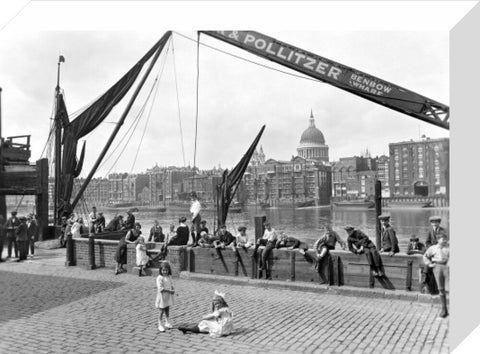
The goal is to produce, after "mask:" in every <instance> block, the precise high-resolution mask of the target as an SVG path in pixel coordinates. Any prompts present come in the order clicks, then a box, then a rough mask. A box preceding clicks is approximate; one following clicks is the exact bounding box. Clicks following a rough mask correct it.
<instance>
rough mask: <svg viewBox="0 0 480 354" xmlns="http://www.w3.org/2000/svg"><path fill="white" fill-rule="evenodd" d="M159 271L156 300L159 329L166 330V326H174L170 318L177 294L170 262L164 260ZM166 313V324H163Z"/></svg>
mask: <svg viewBox="0 0 480 354" xmlns="http://www.w3.org/2000/svg"><path fill="white" fill-rule="evenodd" d="M159 273H160V274H159V275H158V277H157V299H156V300H155V307H156V308H157V309H158V330H159V331H160V332H165V328H168V329H170V328H173V327H172V325H171V324H170V322H169V320H168V319H169V317H170V306H172V305H173V303H174V297H173V295H174V294H175V289H174V287H173V282H172V268H171V267H170V263H168V262H167V261H163V262H162V263H161V265H160V269H159ZM164 314H165V326H163V325H162V319H163V315H164Z"/></svg>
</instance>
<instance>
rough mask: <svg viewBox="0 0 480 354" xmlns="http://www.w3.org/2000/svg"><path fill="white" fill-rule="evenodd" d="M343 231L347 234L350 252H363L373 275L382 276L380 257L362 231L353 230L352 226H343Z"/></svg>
mask: <svg viewBox="0 0 480 354" xmlns="http://www.w3.org/2000/svg"><path fill="white" fill-rule="evenodd" d="M345 231H346V232H347V234H348V238H347V244H348V249H349V250H350V252H352V253H355V254H363V253H365V256H366V257H367V261H368V264H369V265H370V269H371V270H372V273H373V276H375V277H377V276H378V277H383V276H384V273H383V271H382V259H381V258H380V254H379V253H378V251H377V248H376V247H375V245H374V244H373V242H372V241H371V240H370V239H369V238H368V236H367V235H365V234H364V233H363V232H362V231H360V230H355V228H354V227H353V226H350V225H347V226H345Z"/></svg>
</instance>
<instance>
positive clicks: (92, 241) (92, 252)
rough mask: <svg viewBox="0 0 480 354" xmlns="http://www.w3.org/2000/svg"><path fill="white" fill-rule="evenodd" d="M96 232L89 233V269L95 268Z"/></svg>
mask: <svg viewBox="0 0 480 354" xmlns="http://www.w3.org/2000/svg"><path fill="white" fill-rule="evenodd" d="M95 268H96V267H95V234H93V233H91V234H89V235H88V265H87V269H88V270H92V269H95Z"/></svg>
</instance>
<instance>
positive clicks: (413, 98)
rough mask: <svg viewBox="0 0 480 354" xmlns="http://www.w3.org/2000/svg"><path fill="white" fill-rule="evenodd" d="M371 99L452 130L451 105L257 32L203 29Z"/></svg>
mask: <svg viewBox="0 0 480 354" xmlns="http://www.w3.org/2000/svg"><path fill="white" fill-rule="evenodd" d="M201 33H205V34H207V35H209V36H212V37H214V38H217V39H220V40H222V41H225V42H227V43H230V44H232V45H234V46H237V47H240V48H242V49H244V50H246V51H248V52H251V53H253V54H256V55H258V56H261V57H264V58H267V59H269V60H271V61H274V62H276V63H279V64H282V65H284V66H287V67H289V68H291V69H293V70H296V71H299V72H302V73H304V74H306V75H308V76H311V77H314V78H317V79H319V80H321V81H324V82H327V83H330V84H332V85H334V86H336V87H339V88H341V89H344V90H347V91H349V92H351V93H353V94H356V95H359V96H362V97H363V98H366V99H368V100H371V101H374V102H376V103H379V104H381V105H384V106H387V107H389V108H392V109H394V110H397V111H400V112H403V113H405V114H408V115H411V116H413V117H416V118H419V119H421V120H424V121H427V122H429V123H432V124H435V125H438V126H441V127H443V128H447V129H448V122H447V120H448V118H449V107H448V106H446V105H444V104H442V103H439V102H436V101H434V100H431V99H429V98H426V97H424V96H422V95H419V94H417V93H415V92H412V91H409V90H407V89H405V88H402V87H400V86H397V85H395V84H392V83H390V82H387V81H385V80H382V79H379V78H377V77H375V76H372V75H369V74H366V73H363V72H361V71H358V70H355V69H353V68H350V67H348V66H345V65H343V64H340V63H337V62H335V61H333V60H330V59H327V58H324V57H321V56H319V55H316V54H314V53H311V52H308V51H306V50H303V49H300V48H297V47H295V46H292V45H289V44H287V43H283V42H281V41H279V40H277V39H275V38H272V37H269V36H266V35H264V34H261V33H258V32H254V31H201Z"/></svg>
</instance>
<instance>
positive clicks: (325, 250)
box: [313, 225, 346, 284]
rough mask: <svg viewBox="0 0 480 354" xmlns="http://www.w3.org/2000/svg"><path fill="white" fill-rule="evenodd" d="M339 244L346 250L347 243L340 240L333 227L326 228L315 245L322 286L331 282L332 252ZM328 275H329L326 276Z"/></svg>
mask: <svg viewBox="0 0 480 354" xmlns="http://www.w3.org/2000/svg"><path fill="white" fill-rule="evenodd" d="M337 242H338V243H339V244H340V246H342V249H345V248H346V243H345V242H344V241H343V240H342V239H341V238H340V236H339V235H338V233H336V232H335V231H334V230H333V229H332V226H331V225H326V226H325V233H324V234H323V235H322V237H320V238H319V239H318V240H317V241H315V243H314V245H313V249H314V250H315V251H316V253H317V263H316V266H315V267H316V269H317V272H318V275H319V276H320V284H326V283H328V282H329V281H330V279H329V278H330V276H329V275H330V264H331V258H332V257H331V255H330V251H331V250H334V249H335V246H336V244H337ZM326 274H327V275H326Z"/></svg>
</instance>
